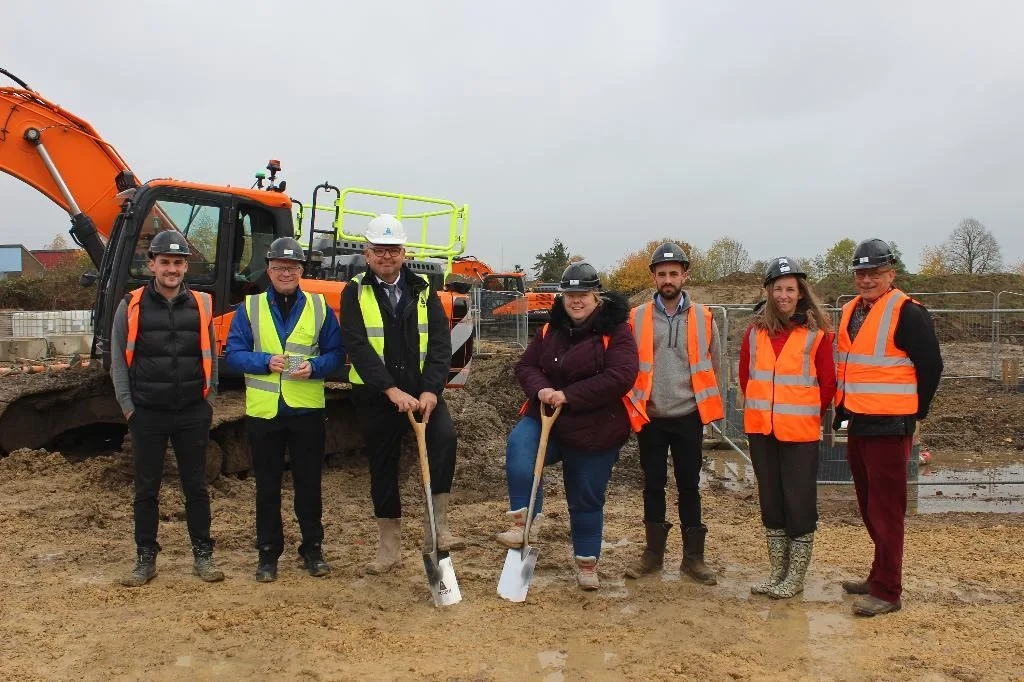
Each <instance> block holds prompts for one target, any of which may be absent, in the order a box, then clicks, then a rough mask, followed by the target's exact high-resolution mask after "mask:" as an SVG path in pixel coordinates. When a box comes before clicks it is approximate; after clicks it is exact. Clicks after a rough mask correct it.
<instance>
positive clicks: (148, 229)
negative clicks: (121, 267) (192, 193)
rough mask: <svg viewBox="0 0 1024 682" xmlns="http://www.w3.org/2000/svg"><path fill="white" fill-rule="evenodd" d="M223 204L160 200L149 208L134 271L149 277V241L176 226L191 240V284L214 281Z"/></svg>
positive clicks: (139, 276)
mask: <svg viewBox="0 0 1024 682" xmlns="http://www.w3.org/2000/svg"><path fill="white" fill-rule="evenodd" d="M220 211H221V209H220V207H219V206H213V205H207V204H201V203H197V202H192V201H172V200H164V199H161V200H158V201H156V202H155V203H154V204H153V207H152V208H150V209H149V213H148V214H147V215H146V217H145V219H144V220H143V222H142V225H141V226H140V230H139V241H138V242H137V243H136V244H135V256H134V258H133V259H132V267H131V275H132V278H133V279H136V280H148V279H149V278H151V277H152V276H153V273H151V272H150V271H149V267H147V262H148V261H149V258H148V255H147V254H148V252H149V243H150V242H151V241H152V240H153V237H154V236H155V235H156V234H157V233H158V232H163V231H164V230H177V231H178V232H181V233H182V234H183V235H185V238H186V239H187V240H188V243H189V247H190V250H191V251H192V255H191V256H189V259H188V273H187V274H186V275H185V281H186V282H188V283H189V284H212V283H213V282H214V280H215V278H216V275H217V235H218V232H219V228H220Z"/></svg>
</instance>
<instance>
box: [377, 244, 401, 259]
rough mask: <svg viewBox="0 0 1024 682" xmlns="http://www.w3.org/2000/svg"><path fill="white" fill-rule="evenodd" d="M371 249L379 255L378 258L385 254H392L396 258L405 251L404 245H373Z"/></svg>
mask: <svg viewBox="0 0 1024 682" xmlns="http://www.w3.org/2000/svg"><path fill="white" fill-rule="evenodd" d="M369 249H370V251H372V252H373V255H374V256H377V258H382V257H384V256H391V257H393V258H394V257H398V256H401V255H402V254H403V253H405V247H404V246H371V247H369Z"/></svg>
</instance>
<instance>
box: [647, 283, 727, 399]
mask: <svg viewBox="0 0 1024 682" xmlns="http://www.w3.org/2000/svg"><path fill="white" fill-rule="evenodd" d="M652 305H653V306H654V315H653V317H654V385H653V386H652V387H651V397H650V400H649V401H648V403H647V414H648V416H650V417H657V418H661V419H665V418H671V417H682V416H685V415H688V414H690V413H691V412H693V411H694V410H696V409H697V401H696V400H695V399H694V396H693V383H692V381H691V380H690V357H689V352H688V350H687V343H686V340H687V326H688V324H687V317H688V315H689V310H690V307H691V306H692V305H693V301H692V300H691V299H690V295H689V294H688V293H686V292H685V291H684V292H683V294H682V298H681V299H680V301H679V308H678V309H677V310H676V312H675V314H674V315H673V316H672V317H669V316H668V315H667V314H666V312H665V307H664V306H663V305H662V303H661V297H660V296H658V295H657V294H655V296H654V301H653V303H652ZM720 351H721V344H720V342H719V338H718V325H717V323H715V321H714V318H712V321H711V365H712V367H714V370H715V376H716V377H720V376H721V374H720V371H719V367H720V364H719V363H720Z"/></svg>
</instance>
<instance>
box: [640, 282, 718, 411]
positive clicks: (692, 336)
mask: <svg viewBox="0 0 1024 682" xmlns="http://www.w3.org/2000/svg"><path fill="white" fill-rule="evenodd" d="M712 324H713V323H712V319H711V310H710V309H708V308H706V307H705V306H702V305H700V304H699V303H694V304H692V305H691V306H690V308H689V310H688V311H687V318H686V352H687V356H688V357H687V360H688V361H689V363H690V383H691V385H692V387H693V396H694V399H695V400H696V401H697V412H698V413H699V414H700V419H701V421H702V422H703V423H705V424H709V423H711V422H713V421H716V420H718V419H724V418H725V410H724V409H723V407H722V396H721V394H720V392H719V390H718V378H717V377H716V376H715V368H714V366H713V365H712V364H711V330H712ZM629 326H630V328H631V329H632V330H633V338H634V339H635V340H636V347H637V350H638V352H639V353H640V373H639V374H637V377H636V382H635V383H634V384H633V390H632V391H630V392H629V400H630V403H631V409H630V410H629V421H630V423H631V424H632V425H633V430H634V431H639V430H640V429H641V428H642V427H643V425H644V424H646V423H647V422H649V421H650V418H649V417H648V416H647V402H648V401H649V400H650V399H651V390H652V389H653V388H654V303H653V302H651V303H644V304H643V305H638V306H637V307H635V308H633V310H632V311H630V315H629Z"/></svg>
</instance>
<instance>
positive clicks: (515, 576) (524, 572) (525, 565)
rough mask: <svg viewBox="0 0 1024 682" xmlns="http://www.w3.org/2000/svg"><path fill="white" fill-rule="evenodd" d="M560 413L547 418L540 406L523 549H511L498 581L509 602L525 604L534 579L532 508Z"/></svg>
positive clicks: (557, 412) (534, 552)
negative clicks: (538, 439)
mask: <svg viewBox="0 0 1024 682" xmlns="http://www.w3.org/2000/svg"><path fill="white" fill-rule="evenodd" d="M561 411H562V406H561V405H559V406H558V407H556V408H555V411H554V412H552V413H551V416H550V417H549V416H548V415H547V408H546V407H545V406H544V403H541V405H540V443H538V444H537V459H536V461H535V462H534V465H533V488H532V489H531V490H530V506H529V507H528V508H527V510H526V525H525V526H523V546H522V547H520V548H519V549H510V550H508V554H506V555H505V566H504V567H503V568H502V569H501V577H500V578H498V594H499V595H500V596H502V597H504V598H505V599H508V600H509V601H516V602H519V601H526V592H527V591H528V590H529V589H530V582H531V581H532V580H533V570H534V569H535V568H536V567H537V557H538V556H540V553H539V552H538V551H537V548H536V547H530V526H532V525H533V509H534V507H535V505H536V504H537V488H538V487H539V486H540V477H541V473H542V472H543V471H544V456H545V455H546V454H547V451H548V436H549V435H550V434H551V427H552V426H553V425H554V423H555V420H556V419H558V414H559V413H560V412H561Z"/></svg>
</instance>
